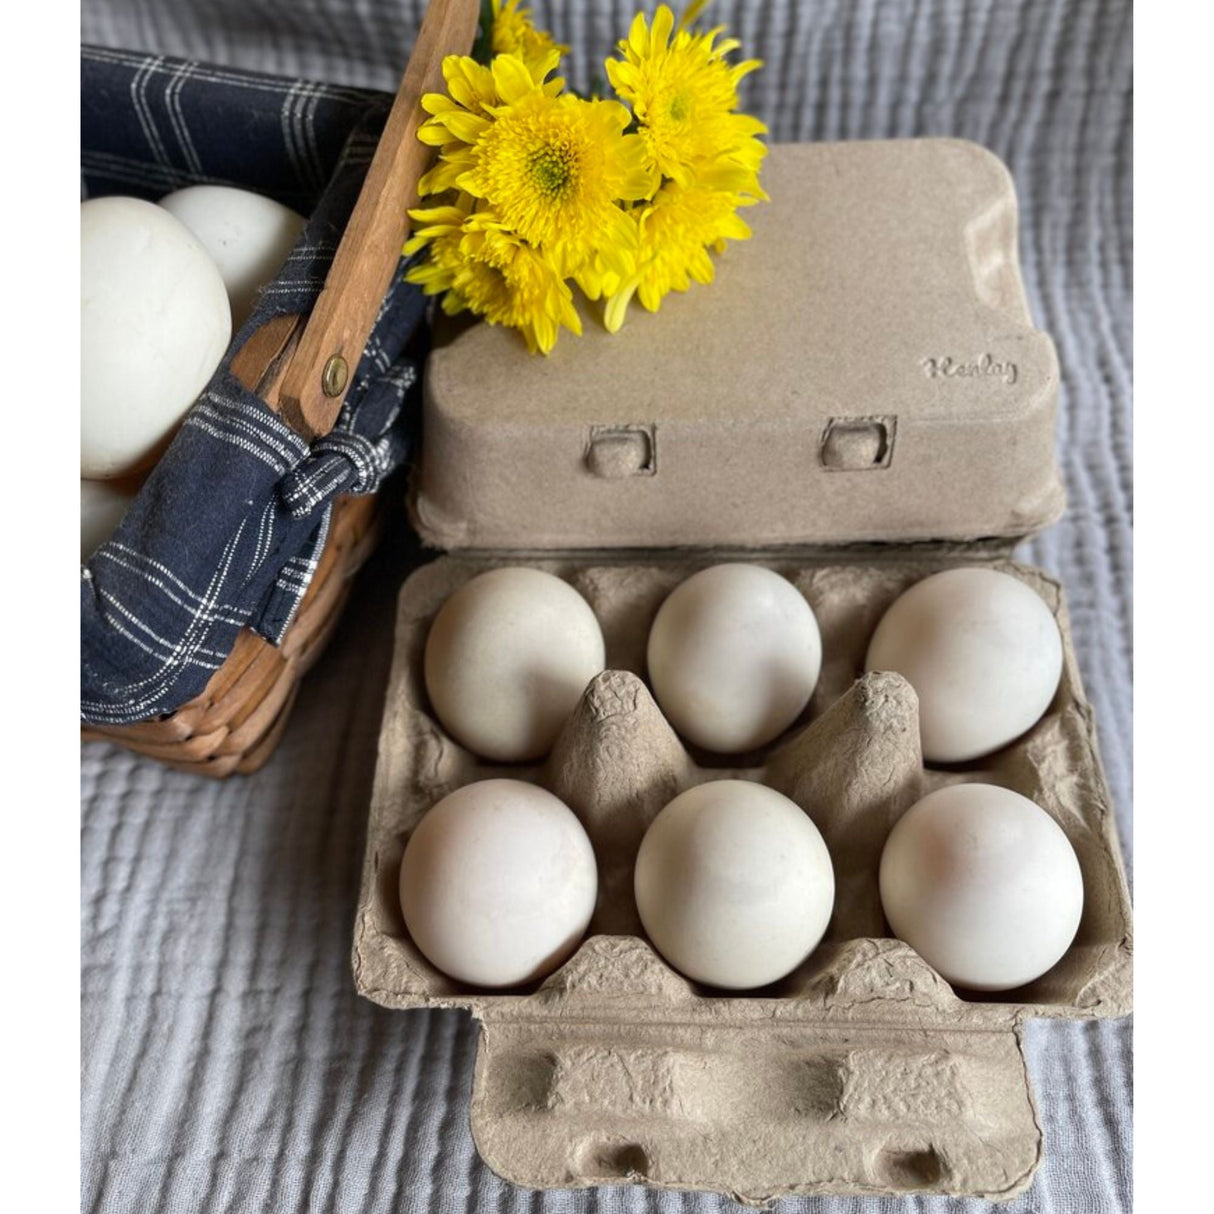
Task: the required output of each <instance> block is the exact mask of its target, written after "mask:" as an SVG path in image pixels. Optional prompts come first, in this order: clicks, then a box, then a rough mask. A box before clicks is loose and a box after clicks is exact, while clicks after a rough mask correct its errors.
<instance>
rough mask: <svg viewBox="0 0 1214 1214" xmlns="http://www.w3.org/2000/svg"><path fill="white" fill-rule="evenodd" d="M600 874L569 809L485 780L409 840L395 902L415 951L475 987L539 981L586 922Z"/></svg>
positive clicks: (459, 793) (431, 816) (538, 793)
mask: <svg viewBox="0 0 1214 1214" xmlns="http://www.w3.org/2000/svg"><path fill="white" fill-rule="evenodd" d="M597 891H598V873H597V869H596V867H595V858H594V849H593V848H592V847H591V845H590V839H589V837H588V836H587V834H586V831H585V830H584V829H583V827H582V824H581V823H580V822H579V821H578V820H577V818H576V816H575V815H574V813H573V811H572V810H571V809H570V808H569V807H568V806H567V805H565V803H564V802H563V801H560V800H558V799H557V798H556V797H554V796H553V795H552V794H551V793H550V792H546V791H545V790H544V789H542V788H537V787H536V786H535V785H533V784H526V783H524V782H523V781H521V780H481V781H478V782H477V783H474V784H466V785H465V786H464V787H463V788H460V789H457V790H456V791H455V792H453V793H451V795H450V796H447V797H444V798H443V799H442V800H441V801H439V802H438V804H436V805H435V806H434V807H433V808H432V809H431V810H430V811H429V812H428V813H427V814H426V815H425V817H423V818H422V820H421V821H420V822H419V823H418V825H417V828H416V829H415V830H414V831H413V834H412V835H411V836H410V837H409V842H408V844H407V845H406V847H405V854H404V858H403V860H402V861H401V867H400V903H401V910H402V912H403V913H404V917H405V926H406V927H407V928H408V929H409V935H410V936H411V937H412V938H413V942H414V944H416V945H417V947H418V948H419V949H420V950H421V951H422V953H423V954H425V956H426V958H427V959H428V960H429V961H430V962H431V963H432V964H433V965H435V966H436V967H437V968H438V969H440V970H442V971H443V973H445V974H447V975H449V976H450V977H452V978H455V979H458V980H459V981H461V982H468V983H471V984H472V985H474V986H485V987H503V986H515V985H517V984H519V983H523V982H531V981H534V980H536V979H538V978H542V977H543V976H544V975H545V974H548V973H550V972H551V971H552V970H554V969H556V967H557V966H558V965H560V964H561V963H562V962H563V961H564V960H566V958H568V957H569V956H570V955H571V954H572V952H573V950H574V949H575V948H576V947H577V945H578V942H579V941H580V940H581V938H582V936H583V934H584V933H585V931H586V927H587V925H588V924H589V923H590V916H591V914H592V913H593V912H594V901H595V896H596V893H597Z"/></svg>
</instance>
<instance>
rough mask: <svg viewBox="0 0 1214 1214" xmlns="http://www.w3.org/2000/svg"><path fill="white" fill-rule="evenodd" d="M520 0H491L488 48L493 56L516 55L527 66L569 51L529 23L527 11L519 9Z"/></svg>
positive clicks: (529, 13)
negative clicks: (491, 28) (489, 47)
mask: <svg viewBox="0 0 1214 1214" xmlns="http://www.w3.org/2000/svg"><path fill="white" fill-rule="evenodd" d="M521 2H522V0H505V3H502V0H493V35H492V37H491V39H490V45H491V49H492V50H493V53H494V54H495V55H517V56H518V57H519V58H520V59H521V60H522V61H523V62H524V63H525V64H527V65H528V66H529V67H533V66H535V65H537V64H539V63H543V62H544V61H545V60H546V59H547V57H548V55H549V54H551V53H552V52H553V51H555V52H556V53H557V54H558V55H567V54H569V48H568V47H567V46H564V45H562V44H561V43H559V42H556V41H554V40H553V38H552V36H551V35H550V34H548V33H545V32H544V31H543V30H538V29H536V28H535V26H534V25H532V23H531V10H530V9H527V8H519V4H520V3H521Z"/></svg>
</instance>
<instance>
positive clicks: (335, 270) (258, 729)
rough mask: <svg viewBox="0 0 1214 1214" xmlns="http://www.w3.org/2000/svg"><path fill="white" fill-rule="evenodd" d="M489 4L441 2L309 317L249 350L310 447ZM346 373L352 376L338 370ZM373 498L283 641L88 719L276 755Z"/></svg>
mask: <svg viewBox="0 0 1214 1214" xmlns="http://www.w3.org/2000/svg"><path fill="white" fill-rule="evenodd" d="M479 7H480V6H479V4H478V2H477V0H431V3H430V5H429V7H428V9H427V11H426V17H425V20H424V21H423V23H422V26H421V29H420V31H419V32H418V36H417V41H416V42H415V43H414V48H413V54H412V55H411V57H410V60H409V65H408V67H407V69H406V71H405V74H404V77H403V79H402V81H401V86H400V89H399V91H398V92H397V95H396V101H395V102H394V104H393V107H392V112H391V114H390V115H389V116H388V120H387V123H386V124H385V126H384V131H383V134H382V136H381V137H380V141H379V145H378V147H377V149H376V152H375V156H374V158H373V160H372V161H371V166H370V168H369V170H368V172H367V177H366V181H365V182H364V184H363V187H362V190H361V192H360V194H359V198H358V202H357V204H356V205H355V207H354V211H353V213H352V214H351V217H350V222H349V224H348V225H347V227H346V231H345V234H344V235H343V237H342V240H341V243H340V245H339V246H338V249H337V253H336V255H335V257H334V259H333V264H332V267H331V269H330V270H329V274H328V276H327V278H326V280H325V287H324V290H323V291H322V292H321V295H320V297H319V299H318V300H317V302H316V306H315V308H314V309H313V311H312V313H311V315H310V316H309V317H306V318H305V317H295V316H279V317H276V318H275V319H274V320H272V321H270V322H268V323H267V324H266V325H265V326H263V327H262V328H261V329H259V330H257V332H256V333H254V334H253V336H252V337H251V338H249V340H248V341H247V342H246V343H245V345H244V346H243V347H242V348H241V349H240V350H239V351H238V352H237V354H236V356H235V357H234V358H233V360H232V363H231V369H232V372H233V373H234V374H235V375H236V376H237V378H238V379H240V380H241V381H242V382H243V383H244V384H245V385H246V386H247V387H249V388H250V389H252V390H254V391H256V393H257V394H258V395H259V396H260V397H261V398H262V400H264V401H265V402H266V405H267V407H268V408H270V409H273V410H274V411H275V412H279V413H281V414H282V416H283V418H284V420H285V421H286V422H287V423H288V424H289V425H290V426H291V427H292V429H294V430H295V431H296V433H298V434H300V435H301V436H302V437H304V438H305V439H307V440H308V441H309V442H311V441H312V440H314V439H315V438H317V437H319V436H321V435H323V434H327V433H328V432H329V430H330V429H331V428H332V426H333V424H334V422H335V421H336V420H337V416H338V413H339V411H340V409H341V405H342V401H343V400H344V399H345V393H346V391H347V390H348V387H349V383H348V380H349V371H350V370H351V369H353V368H354V367H356V366H357V365H358V362H359V359H360V358H361V357H362V353H363V349H364V347H365V345H366V342H367V338H368V336H369V335H370V333H371V329H372V326H373V324H374V322H375V318H376V315H377V313H378V311H379V307H380V303H381V301H382V300H383V298H384V294H385V292H386V291H387V289H388V287H389V284H390V281H391V278H392V275H393V273H394V272H395V270H396V267H397V264H398V262H399V258H400V250H401V248H402V247H403V245H404V242H405V238H406V236H407V230H406V225H407V218H406V212H407V210H408V209H409V208H410V207H411V206H415V205H416V203H417V182H418V181H419V179H420V178H421V175H422V173H423V172H424V171H425V169H426V167H427V164H428V160H429V158H430V155H431V149H429V148H427V147H426V146H425V145H424V144H422V143H421V142H420V141H419V140H418V138H417V129H418V126H419V125H420V123H421V122H422V121H423V120H424V119H425V117H426V115H425V114H424V112H423V111H422V109H421V98H422V95H423V94H424V93H427V92H434V91H436V90H439V89H441V88H442V87H443V79H442V60H443V58H444V57H445V56H446V55H448V54H466V53H467V52H468V51H469V49H470V48H471V46H472V41H473V37H474V35H475V32H476V24H477V19H478V16H479ZM335 367H338V368H339V373H336V374H335V371H334V369H335ZM377 523H378V510H377V502H376V499H375V497H374V496H365V497H351V496H346V497H341V498H339V499H338V500H337V501H336V503H335V504H334V507H333V514H332V519H331V522H330V527H329V534H328V538H327V540H326V542H325V546H324V549H323V551H322V553H321V556H320V560H319V561H318V564H317V568H316V572H315V573H314V575H313V577H312V581H311V583H310V584H309V586H308V590H307V592H306V593H305V595H304V597H303V599H302V600H301V602H300V606H299V610H298V612H297V613H296V617H295V619H294V620H293V621H292V623H291V625H290V627H289V628H288V630H287V633H286V636H285V637H284V639H283V642H282V644H281V645H280V646H274V645H272V644H270V643H269V642H268V641H266V640H264V639H263V638H262V637H260V636H258V635H257V634H256V633H254V632H253V631H251V630H250V629H245V630H244V631H243V632H241V633H240V634H239V636H238V638H237V640H236V643H235V645H234V646H233V648H232V651H231V652H230V653H229V654H228V657H227V659H226V660H225V661H224V663H223V665H221V666H220V668H219V669H218V670H217V671H216V672H215V674H214V675H213V676H212V677H211V680H210V682H209V683H208V684H207V686H206V688H205V690H204V691H203V692H202V694H201V695H199V696H196V697H195V698H194V699H193V700H191V701H189V703H187V704H184V705H182V706H181V707H180V708H178V709H177V710H176V711H175V712H173V713H171V714H169V715H167V716H164V717H158V718H156V719H153V720H147V721H138V722H136V723H134V724H130V725H115V726H85V727H84V728H83V729H82V737H83V738H84V739H85V740H90V739H104V740H106V741H109V742H115V743H117V744H119V745H121V746H124V747H126V748H127V749H128V750H132V751H135V752H136V753H138V754H142V755H147V756H149V757H150V758H153V759H158V760H160V761H161V762H164V763H167V764H169V765H171V766H172V767H176V768H180V769H182V770H185V771H190V772H195V773H198V774H201V775H207V776H215V777H223V776H228V775H231V774H232V773H233V772H241V773H244V772H251V771H256V770H257V768H259V767H260V766H261V765H262V764H263V763H265V762H266V760H267V759H268V758H269V757H270V755H271V754H272V753H273V751H274V747H275V746H276V745H277V743H278V740H279V738H280V737H281V736H282V733H283V730H284V728H285V726H286V722H287V717H288V715H289V713H290V711H291V708H292V706H293V704H294V702H295V696H296V694H297V692H298V690H299V681H300V679H301V678H302V677H303V675H304V673H305V672H306V671H307V670H308V668H309V667H310V666H311V665H312V663H313V662H315V661H316V659H317V658H318V657H319V656H320V653H321V650H322V649H323V648H324V645H325V643H326V642H327V641H328V639H329V637H330V635H331V634H332V632H333V629H334V627H335V625H336V623H337V619H338V616H339V615H340V613H341V609H342V607H343V606H344V604H345V601H346V598H347V596H348V594H349V590H350V582H351V578H352V577H353V575H354V574H355V572H357V570H358V569H359V567H360V566H361V565H362V564H363V562H364V561H365V560H366V559H367V557H368V556H369V555H370V553H371V551H372V549H373V548H374V546H375V542H376V539H377V538H378V531H379V528H378V525H377Z"/></svg>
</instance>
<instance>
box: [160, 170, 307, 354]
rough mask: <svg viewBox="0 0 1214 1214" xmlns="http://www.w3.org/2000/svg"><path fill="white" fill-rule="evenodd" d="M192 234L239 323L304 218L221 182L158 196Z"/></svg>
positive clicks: (281, 260) (234, 325)
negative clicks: (215, 271) (220, 279)
mask: <svg viewBox="0 0 1214 1214" xmlns="http://www.w3.org/2000/svg"><path fill="white" fill-rule="evenodd" d="M160 205H161V206H162V207H164V209H165V210H166V211H168V212H169V213H170V214H171V215H175V216H176V217H177V218H178V219H179V220H181V222H182V223H183V224H185V226H186V227H187V228H189V229H190V231H191V232H193V233H194V235H195V237H197V239H198V242H199V244H201V245H202V247H203V248H204V249H206V251H207V252H208V253H209V254H210V255H211V259H212V260H213V261H214V262H215V264H216V265H217V266H218V267H219V273H220V274H221V275H222V277H223V285H224V286H225V287H226V288H227V292H228V299H229V301H230V303H231V305H232V328H233V329H234V330H235V329H239V328H240V326H241V325H242V324H244V322H245V321H246V320H247V319H248V317H249V314H250V313H251V312H252V311H253V307H254V305H255V304H256V303H257V294H258V292H259V291H260V290H261V289H262V287H264V286H265V285H266V284H267V283H269V282H271V281H273V279H274V278H275V276H276V275H277V274H278V272H279V271H280V270H281V269H282V267H283V264H284V263H285V262H286V260H287V255H288V254H289V253H290V252H291V250H292V249H293V248H294V247H295V243H296V241H298V240H299V237H300V233H302V232H303V230H304V225H305V223H306V222H307V221H306V220H305V219H304V217H303V216H302V215H298V214H296V213H295V212H294V211H292V210H291V209H290V208H289V207H284V206H283V205H282V203H280V202H275V201H274V199H272V198H265V197H263V196H262V195H261V194H254V193H252V192H251V191H249V190H238V189H236V188H235V187H233V186H225V185H192V186H187V187H186V188H185V189H184V190H176V191H174V192H173V193H172V194H168V195H166V196H165V197H164V198H162V199H161V200H160Z"/></svg>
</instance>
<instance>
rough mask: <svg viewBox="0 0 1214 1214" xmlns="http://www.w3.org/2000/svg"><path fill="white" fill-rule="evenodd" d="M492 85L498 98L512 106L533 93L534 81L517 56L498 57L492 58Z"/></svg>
mask: <svg viewBox="0 0 1214 1214" xmlns="http://www.w3.org/2000/svg"><path fill="white" fill-rule="evenodd" d="M493 83H494V85H495V86H496V87H497V92H498V96H500V97H501V99H502V100H503V101H504V102H505V103H506V104H507V105H514V104H516V103H517V102H519V101H521V100H522V99H523V98H524V97H526V96H527V95H528V94H529V93H533V92H535V81H534V80H532V79H531V73H530V72H529V71H528V70H527V65H526V64H525V63H524V62H523V61H522V60H521V59H520V58H518V56H517V55H498V56H496V57H495V58H494V60H493ZM469 142H471V140H469Z"/></svg>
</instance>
